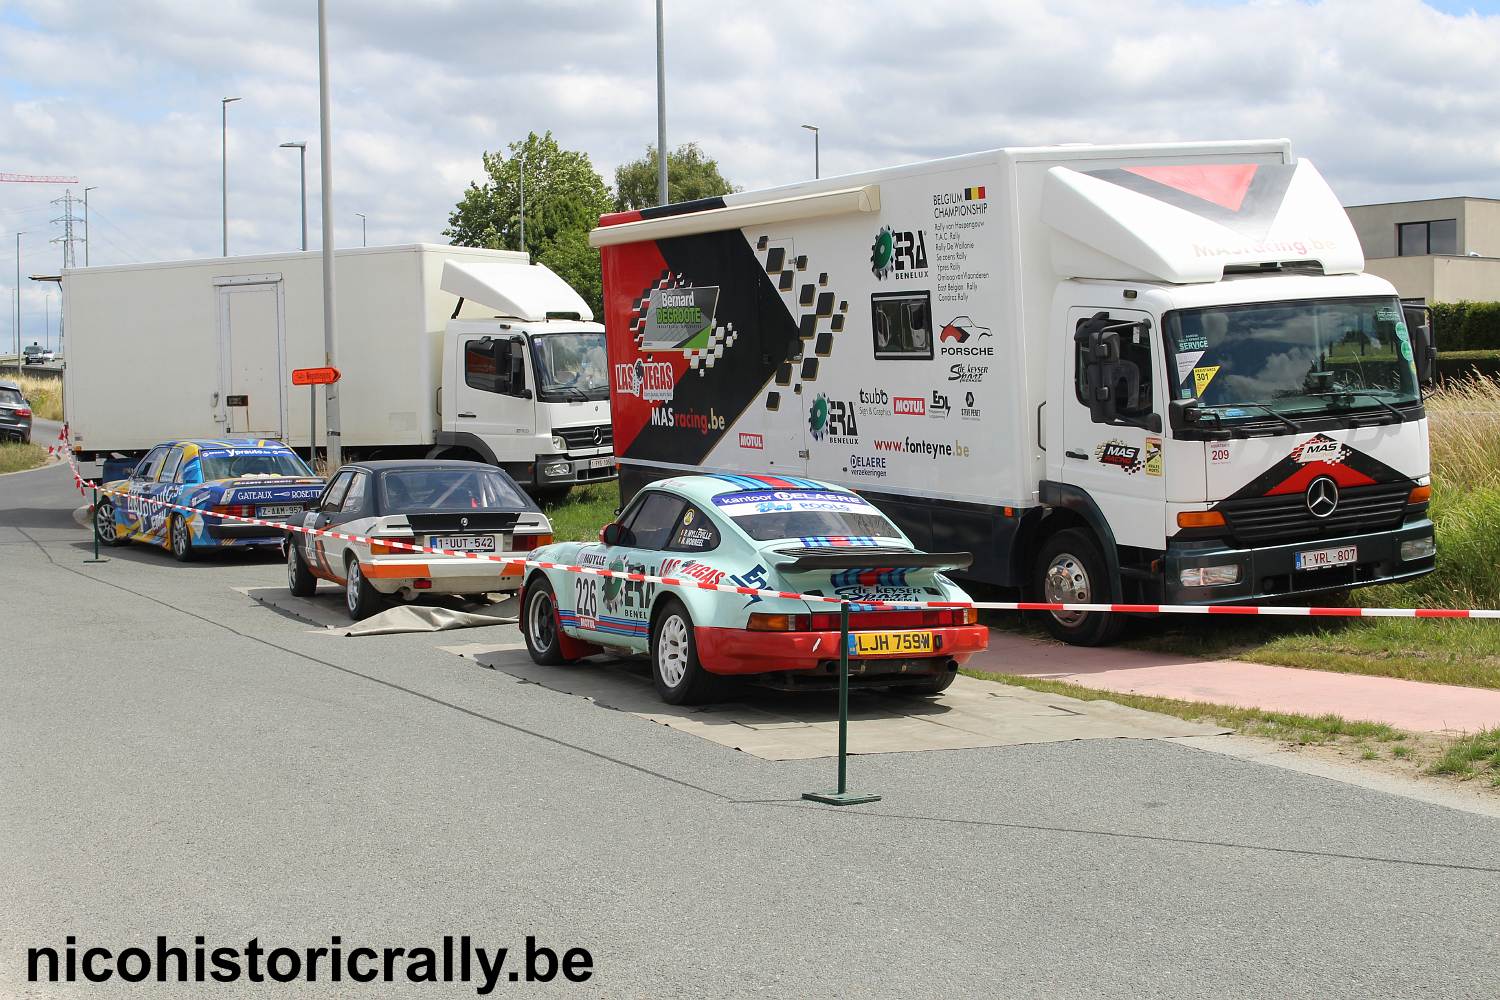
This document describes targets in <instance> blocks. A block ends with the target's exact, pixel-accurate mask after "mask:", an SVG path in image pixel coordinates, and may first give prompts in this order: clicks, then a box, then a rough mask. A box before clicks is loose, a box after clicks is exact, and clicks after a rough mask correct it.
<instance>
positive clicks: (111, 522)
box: [94, 500, 125, 546]
mask: <svg viewBox="0 0 1500 1000" xmlns="http://www.w3.org/2000/svg"><path fill="white" fill-rule="evenodd" d="M94 534H95V535H97V536H98V537H99V544H100V545H111V546H113V545H124V544H125V540H124V539H122V538H121V537H120V526H119V525H118V524H116V523H115V505H114V504H113V503H112V502H111V501H109V500H100V501H99V505H98V506H97V507H95V508H94Z"/></svg>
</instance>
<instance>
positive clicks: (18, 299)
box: [16, 233, 26, 373]
mask: <svg viewBox="0 0 1500 1000" xmlns="http://www.w3.org/2000/svg"><path fill="white" fill-rule="evenodd" d="M25 235H26V234H25V233H16V372H17V373H19V372H20V371H21V237H22V236H25Z"/></svg>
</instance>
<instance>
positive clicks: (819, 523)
mask: <svg viewBox="0 0 1500 1000" xmlns="http://www.w3.org/2000/svg"><path fill="white" fill-rule="evenodd" d="M714 506H715V507H717V508H719V511H720V512H721V513H723V514H725V515H726V516H728V517H731V518H733V519H734V523H735V525H736V526H737V527H738V528H739V529H740V530H741V531H743V532H745V534H747V535H749V536H750V537H751V538H753V539H755V540H756V541H758V542H769V541H775V540H777V539H782V538H796V539H806V540H811V539H835V538H837V539H851V538H852V539H862V538H870V539H874V538H900V537H901V533H900V532H899V531H897V530H896V526H895V525H893V524H891V522H890V520H889V519H888V518H887V517H886V516H885V515H884V514H882V513H880V511H878V510H876V509H875V507H874V506H872V505H871V504H870V503H869V502H868V501H866V500H865V499H864V498H862V497H858V496H855V495H854V494H853V493H841V492H837V491H833V490H828V491H819V490H747V491H744V492H740V493H721V494H719V495H718V496H716V497H714Z"/></svg>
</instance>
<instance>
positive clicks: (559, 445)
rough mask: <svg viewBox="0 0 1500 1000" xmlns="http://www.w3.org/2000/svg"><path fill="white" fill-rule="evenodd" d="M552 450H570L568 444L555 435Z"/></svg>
mask: <svg viewBox="0 0 1500 1000" xmlns="http://www.w3.org/2000/svg"><path fill="white" fill-rule="evenodd" d="M552 450H553V451H567V450H568V442H566V441H564V440H563V439H562V438H560V437H557V436H556V435H553V438H552Z"/></svg>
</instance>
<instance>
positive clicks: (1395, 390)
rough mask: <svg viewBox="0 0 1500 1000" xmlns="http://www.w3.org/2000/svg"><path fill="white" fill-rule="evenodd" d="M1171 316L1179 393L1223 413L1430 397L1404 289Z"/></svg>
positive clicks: (1314, 409) (1323, 409)
mask: <svg viewBox="0 0 1500 1000" xmlns="http://www.w3.org/2000/svg"><path fill="white" fill-rule="evenodd" d="M1163 323H1164V326H1165V327H1166V332H1167V338H1166V339H1167V347H1168V358H1167V367H1168V373H1169V376H1170V377H1171V378H1172V379H1173V380H1174V381H1172V384H1173V386H1174V387H1175V388H1174V393H1173V395H1174V396H1175V397H1176V398H1177V399H1196V400H1198V402H1199V405H1200V406H1201V407H1203V408H1205V409H1209V410H1212V411H1213V412H1215V413H1217V414H1218V416H1219V417H1220V418H1221V419H1223V420H1228V421H1238V420H1265V419H1267V418H1268V417H1271V416H1274V415H1275V414H1280V415H1282V416H1284V417H1292V418H1296V417H1320V416H1330V415H1337V414H1342V413H1349V412H1353V411H1356V410H1370V409H1376V410H1380V409H1386V408H1389V407H1395V406H1401V405H1405V404H1410V403H1414V402H1416V401H1417V400H1418V399H1419V398H1420V390H1419V388H1418V385H1417V373H1416V369H1415V367H1414V366H1413V364H1412V346H1411V337H1410V334H1409V333H1408V332H1407V328H1406V323H1405V320H1404V318H1403V316H1402V312H1401V303H1400V301H1399V300H1397V299H1395V298H1386V297H1384V296H1374V297H1369V298H1348V299H1303V300H1297V301H1290V302H1264V303H1255V304H1253V305H1233V306H1216V307H1214V308H1209V309H1181V310H1177V311H1175V312H1170V313H1168V314H1167V315H1166V316H1165V317H1164V318H1163ZM1268 409H1269V410H1271V411H1273V412H1272V413H1271V414H1268V413H1267V412H1266V411H1267V410H1268Z"/></svg>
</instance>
